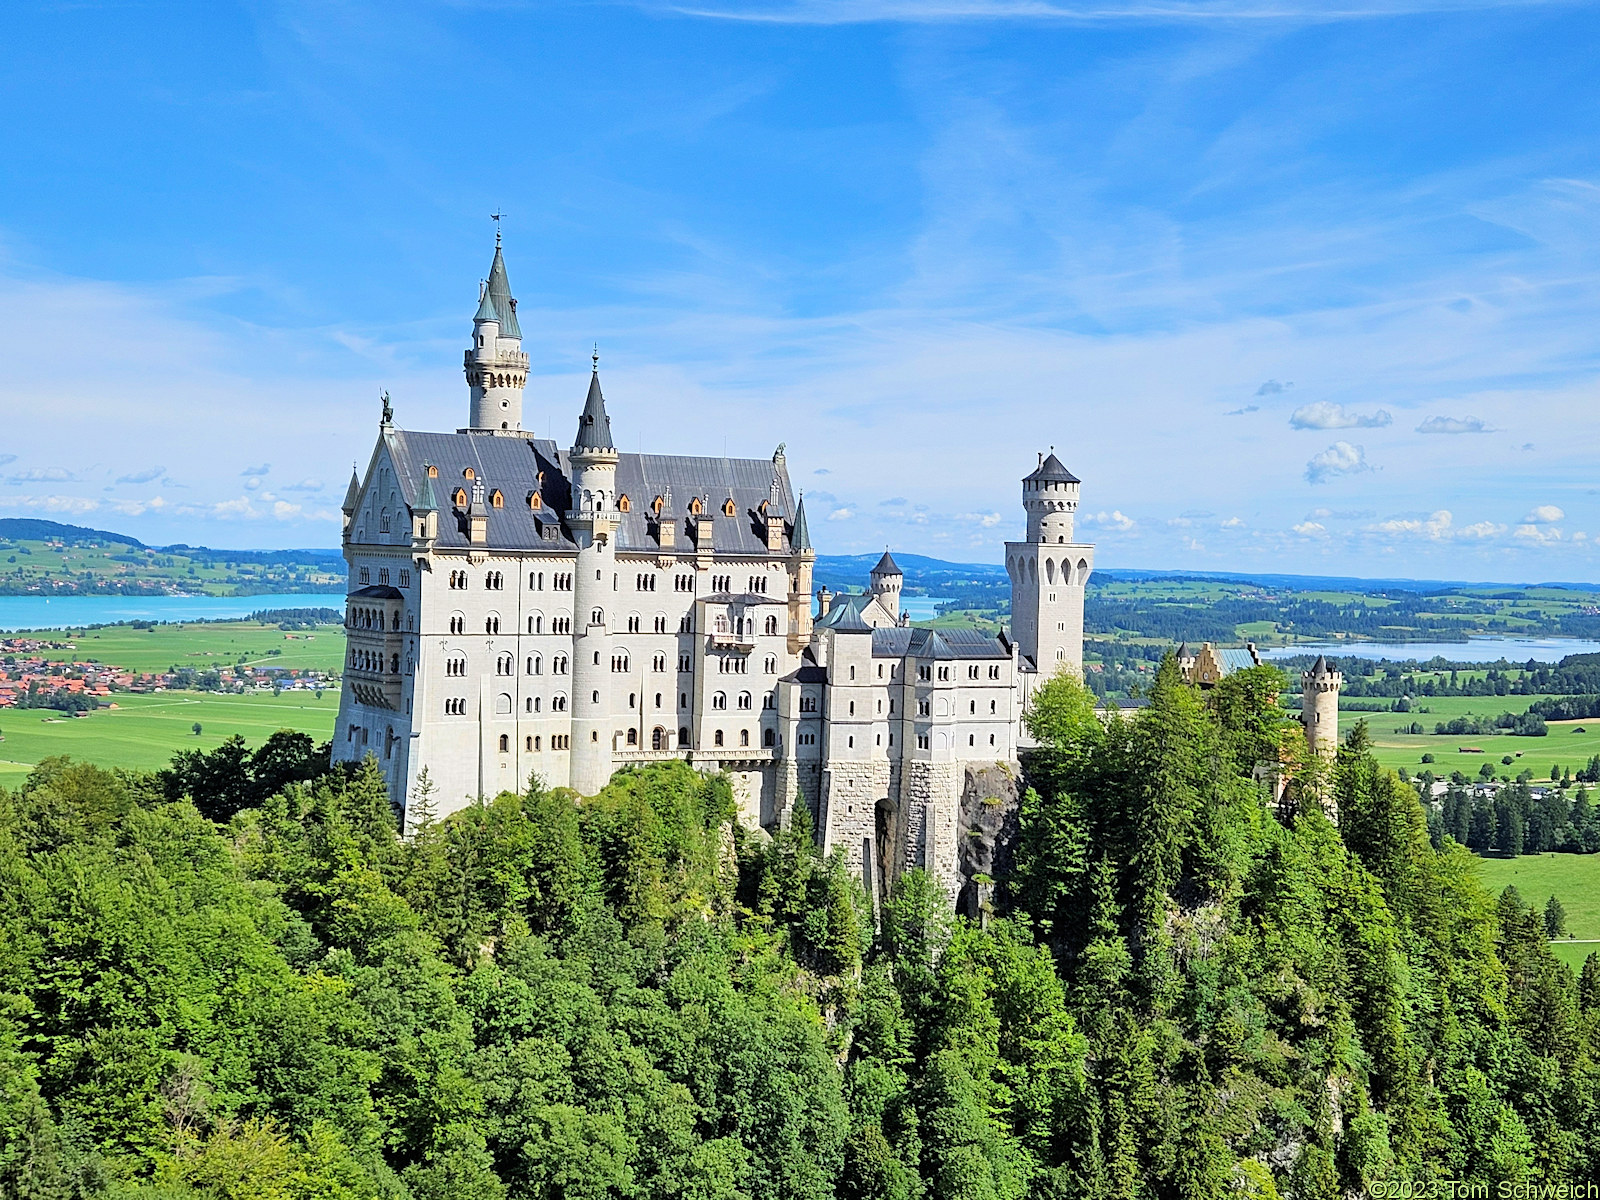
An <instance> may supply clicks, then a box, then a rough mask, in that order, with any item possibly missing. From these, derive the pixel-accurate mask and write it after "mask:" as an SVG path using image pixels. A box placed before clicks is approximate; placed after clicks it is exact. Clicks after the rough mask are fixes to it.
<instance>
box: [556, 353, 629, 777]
mask: <svg viewBox="0 0 1600 1200" xmlns="http://www.w3.org/2000/svg"><path fill="white" fill-rule="evenodd" d="M617 458H618V455H617V448H616V446H614V445H613V444H612V437H611V418H610V417H609V416H608V415H607V414H606V401H605V396H604V395H603V394H602V392H601V391H600V356H599V354H598V353H596V354H595V357H594V373H593V374H592V375H590V377H589V395H588V397H587V399H586V400H585V401H584V405H583V414H582V416H580V417H579V418H578V434H577V437H576V438H574V439H573V443H572V453H571V459H570V461H571V463H572V506H571V508H570V510H569V511H568V513H567V525H568V527H569V528H570V529H571V530H572V536H573V538H574V539H575V540H576V541H577V543H578V564H577V569H576V570H575V571H574V572H573V599H572V685H573V686H572V786H573V787H574V788H575V789H577V791H578V792H579V793H580V794H581V795H585V796H592V795H594V794H595V793H596V792H598V791H599V790H600V789H601V788H603V787H605V785H606V782H607V780H609V779H610V778H611V732H612V731H611V719H610V712H611V694H610V689H611V674H612V663H611V638H610V629H609V625H610V622H609V614H608V605H609V604H610V602H611V601H612V599H613V598H614V595H613V594H614V592H615V590H616V578H615V576H616V561H615V544H614V542H615V534H616V531H617V524H618V522H619V520H620V514H619V512H618V510H617Z"/></svg>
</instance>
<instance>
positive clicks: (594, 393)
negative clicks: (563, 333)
mask: <svg viewBox="0 0 1600 1200" xmlns="http://www.w3.org/2000/svg"><path fill="white" fill-rule="evenodd" d="M615 449H616V443H614V442H613V441H612V440H611V418H610V417H609V416H607V415H606V398H605V395H604V394H603V393H602V392H601V391H600V352H599V350H598V349H597V350H596V351H595V355H594V373H593V374H591V375H590V376H589V395H588V397H587V398H586V399H585V400H584V402H583V415H582V416H580V417H579V418H578V436H577V437H576V438H575V439H574V440H573V443H572V450H573V453H577V452H578V451H579V450H615Z"/></svg>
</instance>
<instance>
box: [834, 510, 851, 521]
mask: <svg viewBox="0 0 1600 1200" xmlns="http://www.w3.org/2000/svg"><path fill="white" fill-rule="evenodd" d="M855 515H856V514H855V513H854V512H852V511H851V510H850V509H848V508H836V509H834V510H833V511H832V512H831V513H829V514H828V520H830V521H848V520H849V519H850V518H851V517H853V516H855Z"/></svg>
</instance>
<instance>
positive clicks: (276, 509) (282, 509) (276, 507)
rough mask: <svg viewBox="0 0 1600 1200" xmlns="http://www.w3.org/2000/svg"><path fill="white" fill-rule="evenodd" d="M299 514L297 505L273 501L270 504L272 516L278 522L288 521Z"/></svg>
mask: <svg viewBox="0 0 1600 1200" xmlns="http://www.w3.org/2000/svg"><path fill="white" fill-rule="evenodd" d="M300 513H301V508H300V506H299V505H298V504H290V503H289V502H288V501H287V500H274V501H273V503H272V515H273V516H274V517H276V518H277V519H278V520H280V521H288V520H290V519H292V518H294V517H298V516H299V515H300Z"/></svg>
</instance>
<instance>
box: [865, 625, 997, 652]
mask: <svg viewBox="0 0 1600 1200" xmlns="http://www.w3.org/2000/svg"><path fill="white" fill-rule="evenodd" d="M872 657H873V658H906V657H911V658H1010V657H1011V647H1010V646H1009V645H1008V644H1007V643H1006V641H1005V638H1004V636H1003V635H995V634H988V633H984V632H983V631H982V630H981V629H938V630H934V629H915V628H912V627H911V626H908V625H895V626H892V627H890V628H886V629H874V630H873V631H872Z"/></svg>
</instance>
